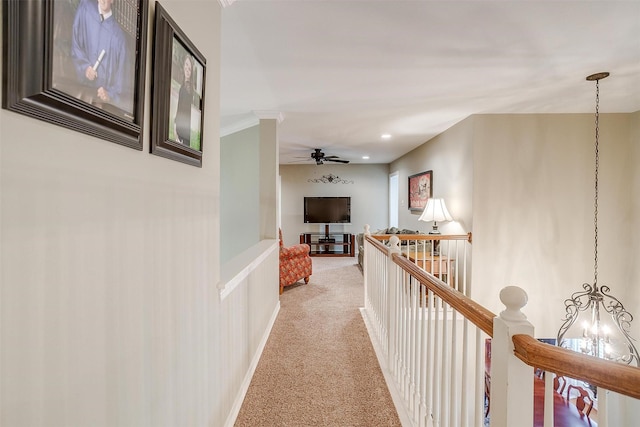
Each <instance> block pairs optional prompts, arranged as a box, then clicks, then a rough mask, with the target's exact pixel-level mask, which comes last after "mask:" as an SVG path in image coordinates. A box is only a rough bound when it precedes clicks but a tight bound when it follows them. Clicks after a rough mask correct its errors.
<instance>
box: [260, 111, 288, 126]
mask: <svg viewBox="0 0 640 427" xmlns="http://www.w3.org/2000/svg"><path fill="white" fill-rule="evenodd" d="M253 114H255V115H256V117H257V118H259V119H260V120H263V119H274V120H277V121H278V124H280V123H282V121H283V120H284V115H283V114H282V113H281V112H280V111H273V110H253Z"/></svg>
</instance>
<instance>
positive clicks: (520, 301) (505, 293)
mask: <svg viewBox="0 0 640 427" xmlns="http://www.w3.org/2000/svg"><path fill="white" fill-rule="evenodd" d="M528 300H529V297H528V296H527V293H526V292H525V291H524V289H522V288H519V287H517V286H507V287H505V288H503V289H502V290H501V291H500V301H502V303H503V304H504V305H505V307H506V309H505V310H504V311H502V312H500V317H501V318H502V319H504V320H507V321H511V322H519V321H523V320H526V319H527V316H525V314H524V313H523V312H522V311H520V309H521V308H522V307H524V306H525V305H527V301H528Z"/></svg>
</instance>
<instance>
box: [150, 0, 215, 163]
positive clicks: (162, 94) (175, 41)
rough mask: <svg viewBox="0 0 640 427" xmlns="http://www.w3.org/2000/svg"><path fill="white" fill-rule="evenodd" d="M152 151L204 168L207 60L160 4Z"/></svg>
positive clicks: (157, 30)
mask: <svg viewBox="0 0 640 427" xmlns="http://www.w3.org/2000/svg"><path fill="white" fill-rule="evenodd" d="M154 58H155V59H154V63H153V95H152V96H153V100H152V117H153V119H152V124H151V152H152V153H153V154H156V155H158V156H163V157H167V158H169V159H173V160H177V161H179V162H183V163H187V164H190V165H194V166H199V167H202V145H203V123H204V120H203V118H204V82H205V77H206V68H207V62H206V60H205V58H204V56H202V54H201V53H200V52H199V51H198V49H196V47H195V46H194V45H193V43H192V42H191V41H190V40H189V39H188V38H187V36H186V35H185V34H184V32H183V31H182V30H181V29H180V28H179V27H178V25H177V24H176V23H175V22H174V21H173V19H171V17H170V16H169V15H168V14H167V12H166V10H165V9H164V8H163V7H162V6H160V4H159V3H156V19H155V44H154Z"/></svg>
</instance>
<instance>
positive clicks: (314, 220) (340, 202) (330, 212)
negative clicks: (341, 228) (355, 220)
mask: <svg viewBox="0 0 640 427" xmlns="http://www.w3.org/2000/svg"><path fill="white" fill-rule="evenodd" d="M304 222H305V223H306V224H336V223H343V224H344V223H350V222H351V197H305V198H304Z"/></svg>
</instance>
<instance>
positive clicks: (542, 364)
mask: <svg viewBox="0 0 640 427" xmlns="http://www.w3.org/2000/svg"><path fill="white" fill-rule="evenodd" d="M513 345H514V347H515V348H514V353H515V355H516V357H518V359H520V360H522V361H523V362H524V363H526V364H527V365H529V366H533V367H536V368H541V369H544V370H545V371H549V372H555V373H556V374H559V375H565V376H567V377H569V378H575V379H580V380H583V381H586V382H588V383H589V384H591V385H595V386H598V387H602V388H604V389H607V390H611V391H615V392H617V393H621V394H624V395H626V396H631V397H634V398H636V399H640V368H637V367H634V366H629V365H623V364H622V363H616V362H611V361H609V360H604V359H600V358H597V357H593V356H588V355H586V354H581V353H577V352H575V351H572V350H568V349H566V348H562V347H557V346H555V345H551V344H547V343H543V342H540V341H538V340H537V339H535V338H533V337H532V336H530V335H522V334H521V335H514V336H513Z"/></svg>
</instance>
